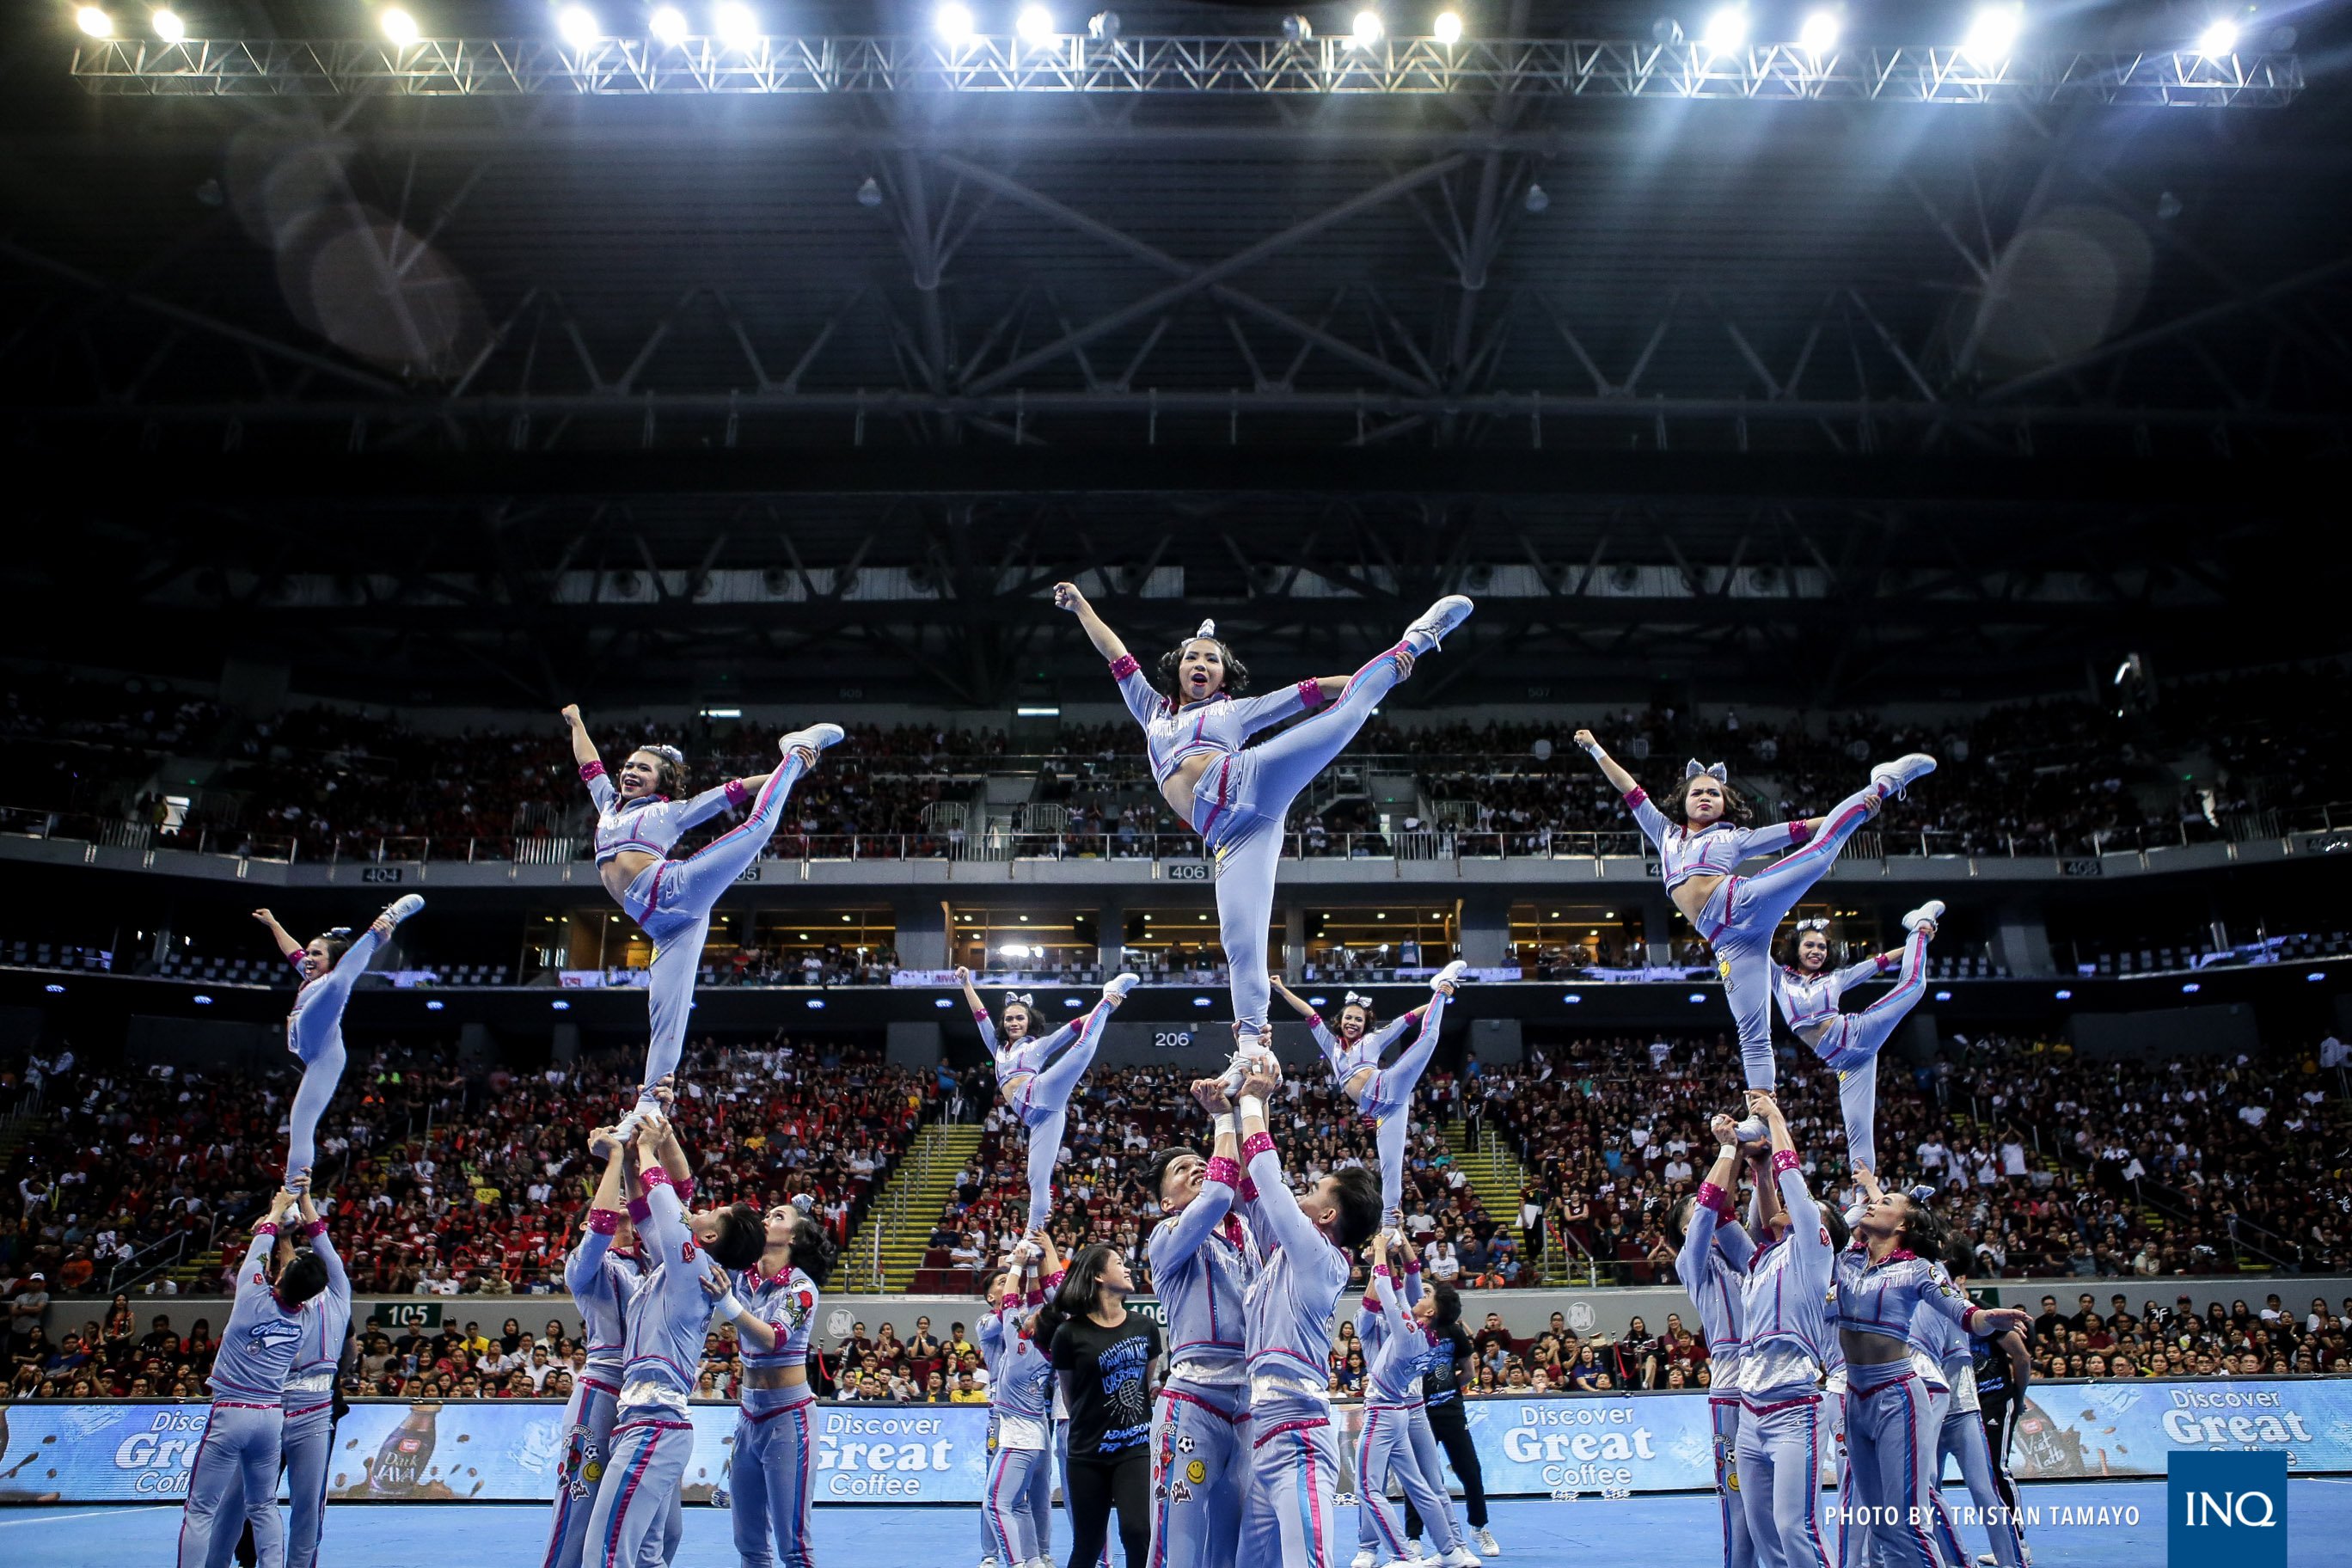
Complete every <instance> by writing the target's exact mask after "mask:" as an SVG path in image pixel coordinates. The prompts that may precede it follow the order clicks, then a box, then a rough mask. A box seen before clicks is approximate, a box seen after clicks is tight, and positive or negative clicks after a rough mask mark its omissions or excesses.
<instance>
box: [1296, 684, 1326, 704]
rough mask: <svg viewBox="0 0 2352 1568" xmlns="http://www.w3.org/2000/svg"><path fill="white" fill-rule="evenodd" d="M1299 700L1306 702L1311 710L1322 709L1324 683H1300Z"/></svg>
mask: <svg viewBox="0 0 2352 1568" xmlns="http://www.w3.org/2000/svg"><path fill="white" fill-rule="evenodd" d="M1298 700H1300V701H1301V702H1304V703H1305V704H1307V707H1309V708H1320V707H1321V706H1323V683H1322V682H1321V681H1319V680H1302V681H1300V682H1299V683H1298Z"/></svg>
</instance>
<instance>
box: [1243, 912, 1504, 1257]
mask: <svg viewBox="0 0 2352 1568" xmlns="http://www.w3.org/2000/svg"><path fill="white" fill-rule="evenodd" d="M1469 972H1470V966H1469V965H1468V964H1467V963H1464V962H1462V960H1460V959H1458V958H1457V959H1455V960H1454V962H1453V963H1449V964H1447V965H1446V966H1445V967H1444V968H1443V969H1441V970H1439V971H1438V972H1437V973H1436V975H1435V976H1434V977H1433V979H1432V980H1431V981H1430V983H1429V1001H1428V1002H1427V1003H1426V1004H1425V1005H1422V1006H1419V1007H1416V1008H1414V1009H1413V1010H1412V1012H1410V1013H1407V1014H1406V1015H1405V1016H1403V1017H1402V1018H1399V1019H1398V1020H1397V1021H1396V1022H1395V1023H1393V1024H1391V1025H1390V1026H1388V1027H1387V1028H1385V1029H1379V1030H1373V1029H1372V999H1371V998H1370V997H1369V996H1359V995H1357V994H1355V993H1354V992H1352V991H1350V992H1349V993H1348V999H1347V1005H1345V1006H1343V1007H1341V1008H1340V1009H1339V1035H1338V1037H1333V1035H1332V1033H1331V1031H1330V1030H1329V1029H1328V1028H1327V1027H1325V1026H1324V1023H1323V1019H1322V1017H1321V1016H1319V1015H1318V1014H1317V1012H1316V1011H1315V1009H1314V1008H1313V1007H1311V1006H1309V1005H1307V1001H1306V1000H1305V999H1304V998H1303V997H1301V996H1299V995H1298V994H1297V993H1296V992H1294V991H1292V990H1291V989H1290V987H1288V986H1287V985H1285V984H1283V983H1282V982H1281V981H1280V980H1279V979H1275V978H1272V977H1269V982H1270V984H1272V985H1273V987H1274V989H1275V990H1276V991H1278V992H1280V993H1281V994H1282V999H1283V1000H1284V1001H1286V1002H1287V1003H1289V1004H1290V1005H1292V1006H1293V1007H1296V1008H1297V1009H1298V1011H1299V1012H1300V1013H1302V1014H1304V1015H1305V1016H1306V1018H1307V1027H1308V1029H1309V1030H1311V1031H1312V1032H1313V1034H1314V1036H1315V1043H1316V1044H1317V1045H1318V1046H1320V1047H1323V1058H1324V1059H1325V1060H1326V1061H1328V1062H1329V1063H1330V1064H1331V1077H1332V1078H1333V1079H1335V1080H1336V1081H1337V1082H1338V1083H1339V1087H1340V1088H1341V1089H1344V1090H1345V1091H1346V1093H1347V1096H1348V1098H1349V1100H1352V1101H1353V1102H1354V1103H1355V1107H1356V1109H1357V1110H1358V1111H1360V1112H1361V1113H1362V1114H1363V1115H1365V1116H1366V1117H1369V1118H1370V1119H1371V1121H1372V1122H1373V1123H1374V1125H1375V1127H1376V1129H1377V1131H1376V1132H1375V1135H1374V1142H1375V1143H1376V1144H1377V1145H1378V1147H1379V1149H1380V1157H1381V1223H1382V1224H1383V1225H1384V1226H1387V1227H1388V1229H1389V1230H1391V1232H1393V1233H1395V1237H1399V1238H1401V1237H1402V1227H1403V1225H1404V1207H1403V1203H1404V1145H1405V1137H1406V1134H1407V1133H1408V1132H1409V1131H1411V1130H1412V1091H1413V1089H1414V1088H1415V1086H1417V1085H1418V1084H1419V1083H1420V1082H1421V1075H1422V1073H1423V1071H1424V1070H1425V1069H1426V1068H1428V1066H1429V1058H1430V1057H1431V1056H1432V1055H1433V1053H1434V1052H1435V1051H1436V1049H1437V1036H1438V1029H1439V1026H1440V1025H1441V1024H1442V1023H1443V1022H1444V1018H1445V1004H1446V1000H1447V999H1448V998H1449V997H1451V996H1452V995H1453V994H1454V987H1455V986H1456V985H1457V984H1460V983H1461V980H1462V976H1464V975H1465V974H1467V973H1469ZM1415 1024H1418V1025H1419V1026H1420V1028H1419V1031H1418V1032H1417V1033H1416V1034H1415V1035H1414V1036H1413V1039H1412V1044H1411V1045H1410V1046H1407V1047H1405V1048H1404V1050H1403V1052H1402V1054H1401V1055H1400V1056H1399V1057H1398V1058H1397V1059H1396V1060H1395V1061H1393V1062H1391V1063H1390V1064H1389V1065H1388V1066H1387V1067H1385V1068H1383V1067H1382V1066H1381V1052H1382V1051H1384V1050H1386V1049H1387V1048H1388V1047H1389V1042H1390V1041H1391V1040H1393V1039H1395V1038H1396V1037H1398V1036H1400V1035H1402V1034H1403V1033H1404V1032H1405V1030H1406V1029H1408V1028H1410V1027H1412V1026H1414V1025H1415ZM1368 1031H1369V1032H1368ZM1238 1071H1239V1069H1238V1068H1232V1069H1228V1075H1229V1076H1232V1075H1234V1074H1237V1073H1238ZM1233 1081H1234V1089H1239V1088H1240V1079H1239V1078H1238V1077H1234V1080H1233Z"/></svg>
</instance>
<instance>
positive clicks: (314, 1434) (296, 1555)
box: [273, 1410, 335, 1568]
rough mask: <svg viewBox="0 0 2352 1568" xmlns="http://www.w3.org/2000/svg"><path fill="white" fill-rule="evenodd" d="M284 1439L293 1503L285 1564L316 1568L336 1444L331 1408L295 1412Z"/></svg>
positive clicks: (290, 1511)
mask: <svg viewBox="0 0 2352 1568" xmlns="http://www.w3.org/2000/svg"><path fill="white" fill-rule="evenodd" d="M283 1441H284V1444H285V1449H286V1495H287V1497H288V1498H289V1500H291V1502H292V1505H293V1506H292V1507H291V1508H290V1509H289V1510H288V1513H289V1519H288V1521H287V1525H286V1568H314V1564H316V1563H317V1562H318V1560H319V1537H320V1533H321V1532H322V1531H324V1530H325V1528H326V1514H327V1461H328V1459H329V1458H331V1455H332V1451H333V1448H334V1444H335V1427H334V1418H333V1414H332V1412H331V1411H328V1410H315V1411H312V1412H310V1414H309V1415H298V1416H296V1417H295V1418H294V1419H293V1420H291V1421H289V1422H288V1423H287V1424H286V1432H285V1436H284V1439H283ZM273 1511H275V1505H274V1504H273Z"/></svg>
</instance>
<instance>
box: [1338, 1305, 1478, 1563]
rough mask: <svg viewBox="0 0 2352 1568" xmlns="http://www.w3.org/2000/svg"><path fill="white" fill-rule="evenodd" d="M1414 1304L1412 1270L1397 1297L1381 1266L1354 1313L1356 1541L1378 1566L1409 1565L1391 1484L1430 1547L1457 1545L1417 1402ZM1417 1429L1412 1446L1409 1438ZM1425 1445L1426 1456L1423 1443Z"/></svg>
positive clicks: (1419, 1345)
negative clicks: (1358, 1418) (1358, 1364)
mask: <svg viewBox="0 0 2352 1568" xmlns="http://www.w3.org/2000/svg"><path fill="white" fill-rule="evenodd" d="M1420 1299H1421V1269H1420V1267H1419V1265H1418V1263H1416V1264H1414V1265H1412V1266H1411V1267H1408V1268H1406V1269H1405V1271H1404V1289H1403V1290H1402V1293H1400V1292H1399V1290H1398V1289H1397V1285H1396V1282H1395V1279H1394V1277H1393V1276H1392V1275H1391V1272H1390V1271H1389V1269H1388V1268H1387V1267H1386V1266H1385V1265H1383V1266H1382V1267H1381V1268H1376V1269H1375V1270H1373V1273H1372V1289H1371V1292H1370V1294H1368V1295H1367V1296H1365V1298H1364V1300H1363V1305H1362V1306H1361V1307H1360V1309H1359V1310H1357V1313H1356V1335H1357V1338H1358V1340H1359V1341H1360V1342H1361V1343H1362V1345H1363V1347H1364V1368H1365V1374H1366V1375H1365V1383H1364V1428H1363V1432H1362V1435H1361V1436H1360V1437H1359V1439H1358V1440H1357V1444H1356V1495H1357V1498H1358V1504H1357V1509H1356V1539H1357V1540H1358V1541H1359V1542H1361V1543H1362V1544H1363V1545H1365V1546H1368V1547H1370V1548H1371V1550H1372V1552H1373V1555H1374V1556H1375V1557H1376V1558H1377V1559H1378V1560H1379V1561H1380V1562H1382V1563H1395V1562H1400V1561H1406V1560H1409V1559H1410V1557H1411V1555H1412V1554H1411V1553H1410V1552H1408V1551H1407V1550H1406V1549H1405V1532H1404V1521H1403V1520H1402V1518H1401V1517H1399V1515H1398V1511H1397V1507H1396V1505H1395V1504H1394V1503H1391V1502H1390V1501H1389V1500H1388V1489H1389V1484H1390V1483H1391V1481H1393V1482H1394V1483H1396V1485H1397V1486H1398V1487H1399V1488H1401V1489H1402V1490H1403V1492H1404V1495H1405V1500H1406V1501H1407V1502H1409V1503H1411V1504H1412V1509H1413V1511H1414V1512H1415V1513H1416V1514H1418V1515H1419V1516H1420V1517H1421V1519H1422V1521H1423V1523H1424V1524H1426V1525H1427V1526H1428V1527H1429V1538H1430V1542H1431V1544H1432V1545H1433V1546H1434V1547H1435V1548H1436V1549H1437V1552H1438V1555H1440V1556H1444V1555H1445V1554H1447V1553H1448V1552H1453V1551H1454V1550H1456V1549H1457V1548H1459V1547H1460V1546H1461V1544H1462V1533H1461V1531H1460V1529H1459V1528H1458V1527H1457V1526H1456V1525H1455V1524H1454V1503H1453V1500H1452V1499H1451V1498H1449V1497H1448V1496H1447V1495H1446V1493H1445V1482H1444V1470H1443V1469H1442V1468H1439V1467H1438V1465H1437V1464H1435V1463H1433V1460H1434V1458H1435V1456H1436V1452H1437V1440H1436V1437H1435V1436H1433V1434H1432V1433H1431V1432H1430V1430H1429V1411H1428V1409H1427V1407H1426V1405H1424V1403H1423V1395H1422V1370H1423V1358H1424V1357H1425V1356H1426V1355H1427V1354H1428V1352H1429V1336H1428V1335H1427V1334H1425V1333H1423V1331H1422V1327H1421V1325H1420V1323H1418V1322H1416V1321H1414V1320H1413V1316H1412V1304H1413V1303H1414V1302H1415V1301H1418V1300H1420ZM1416 1429H1417V1433H1418V1440H1417V1438H1416ZM1424 1443H1425V1444H1426V1452H1425V1453H1424V1451H1423V1444H1424Z"/></svg>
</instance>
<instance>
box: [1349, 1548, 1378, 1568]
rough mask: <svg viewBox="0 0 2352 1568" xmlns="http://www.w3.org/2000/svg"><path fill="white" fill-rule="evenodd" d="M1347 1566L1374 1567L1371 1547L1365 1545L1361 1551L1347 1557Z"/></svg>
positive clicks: (1354, 1567)
mask: <svg viewBox="0 0 2352 1568" xmlns="http://www.w3.org/2000/svg"><path fill="white" fill-rule="evenodd" d="M1348 1568H1374V1559H1373V1556H1372V1549H1371V1548H1370V1547H1369V1546H1367V1547H1365V1548H1364V1549H1363V1550H1362V1551H1361V1552H1357V1553H1356V1554H1355V1555H1354V1556H1353V1557H1350V1558H1349V1559H1348Z"/></svg>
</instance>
